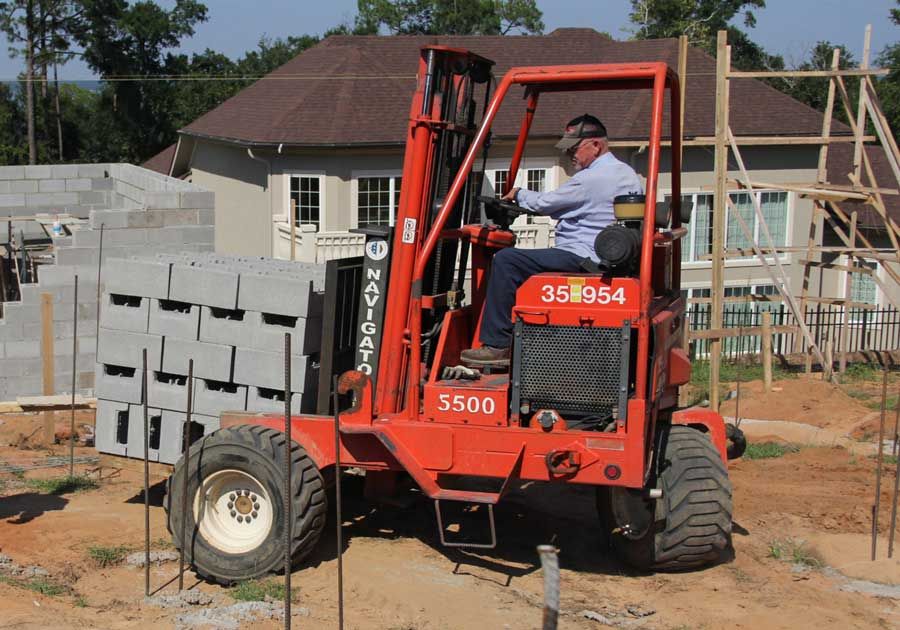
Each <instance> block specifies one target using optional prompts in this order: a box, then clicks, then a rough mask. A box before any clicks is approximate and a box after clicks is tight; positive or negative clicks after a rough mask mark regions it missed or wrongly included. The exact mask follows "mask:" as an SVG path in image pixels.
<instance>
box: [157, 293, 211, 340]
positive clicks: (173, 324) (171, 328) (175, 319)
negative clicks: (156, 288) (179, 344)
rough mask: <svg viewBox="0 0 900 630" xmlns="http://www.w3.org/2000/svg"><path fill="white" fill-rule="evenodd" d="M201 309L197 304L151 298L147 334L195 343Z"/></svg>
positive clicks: (197, 337) (197, 335)
mask: <svg viewBox="0 0 900 630" xmlns="http://www.w3.org/2000/svg"><path fill="white" fill-rule="evenodd" d="M201 308H202V307H201V306H200V305H199V304H188V303H187V302H175V301H174V300H161V299H158V298H151V299H150V323H149V327H148V332H150V333H151V334H154V335H163V336H164V337H169V338H171V339H187V340H189V341H196V340H197V339H199V329H200V311H201Z"/></svg>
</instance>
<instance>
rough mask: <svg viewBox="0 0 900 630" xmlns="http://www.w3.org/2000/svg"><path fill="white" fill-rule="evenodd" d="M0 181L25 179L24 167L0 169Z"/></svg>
mask: <svg viewBox="0 0 900 630" xmlns="http://www.w3.org/2000/svg"><path fill="white" fill-rule="evenodd" d="M0 179H25V167H24V166H2V167H0Z"/></svg>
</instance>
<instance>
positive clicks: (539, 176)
mask: <svg viewBox="0 0 900 630" xmlns="http://www.w3.org/2000/svg"><path fill="white" fill-rule="evenodd" d="M486 174H487V178H488V181H490V182H491V184H492V185H493V187H494V194H495V195H497V196H498V197H499V196H501V195H502V194H503V192H504V191H505V190H506V182H507V181H508V180H509V169H488V170H487V171H486ZM549 180H550V169H549V168H520V169H519V172H518V174H517V175H516V181H515V184H513V185H514V186H518V187H519V188H526V189H528V190H533V191H535V192H546V191H547V189H548V188H547V186H548V182H549Z"/></svg>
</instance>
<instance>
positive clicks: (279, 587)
mask: <svg viewBox="0 0 900 630" xmlns="http://www.w3.org/2000/svg"><path fill="white" fill-rule="evenodd" d="M298 590H299V589H294V595H293V597H292V599H295V598H296V596H297V591H298ZM231 596H232V597H233V598H234V599H236V600H237V601H239V602H262V601H265V599H266V597H269V598H271V599H274V600H277V601H284V581H282V580H277V579H273V580H248V581H247V582H239V583H238V585H237V586H235V587H234V588H233V589H232V590H231Z"/></svg>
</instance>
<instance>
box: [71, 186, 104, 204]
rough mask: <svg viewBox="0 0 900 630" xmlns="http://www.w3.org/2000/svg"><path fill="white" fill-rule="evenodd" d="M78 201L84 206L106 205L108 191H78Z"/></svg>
mask: <svg viewBox="0 0 900 630" xmlns="http://www.w3.org/2000/svg"><path fill="white" fill-rule="evenodd" d="M78 203H80V204H82V205H85V206H106V205H108V204H109V193H108V192H106V191H103V190H86V191H84V192H79V193H78Z"/></svg>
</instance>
